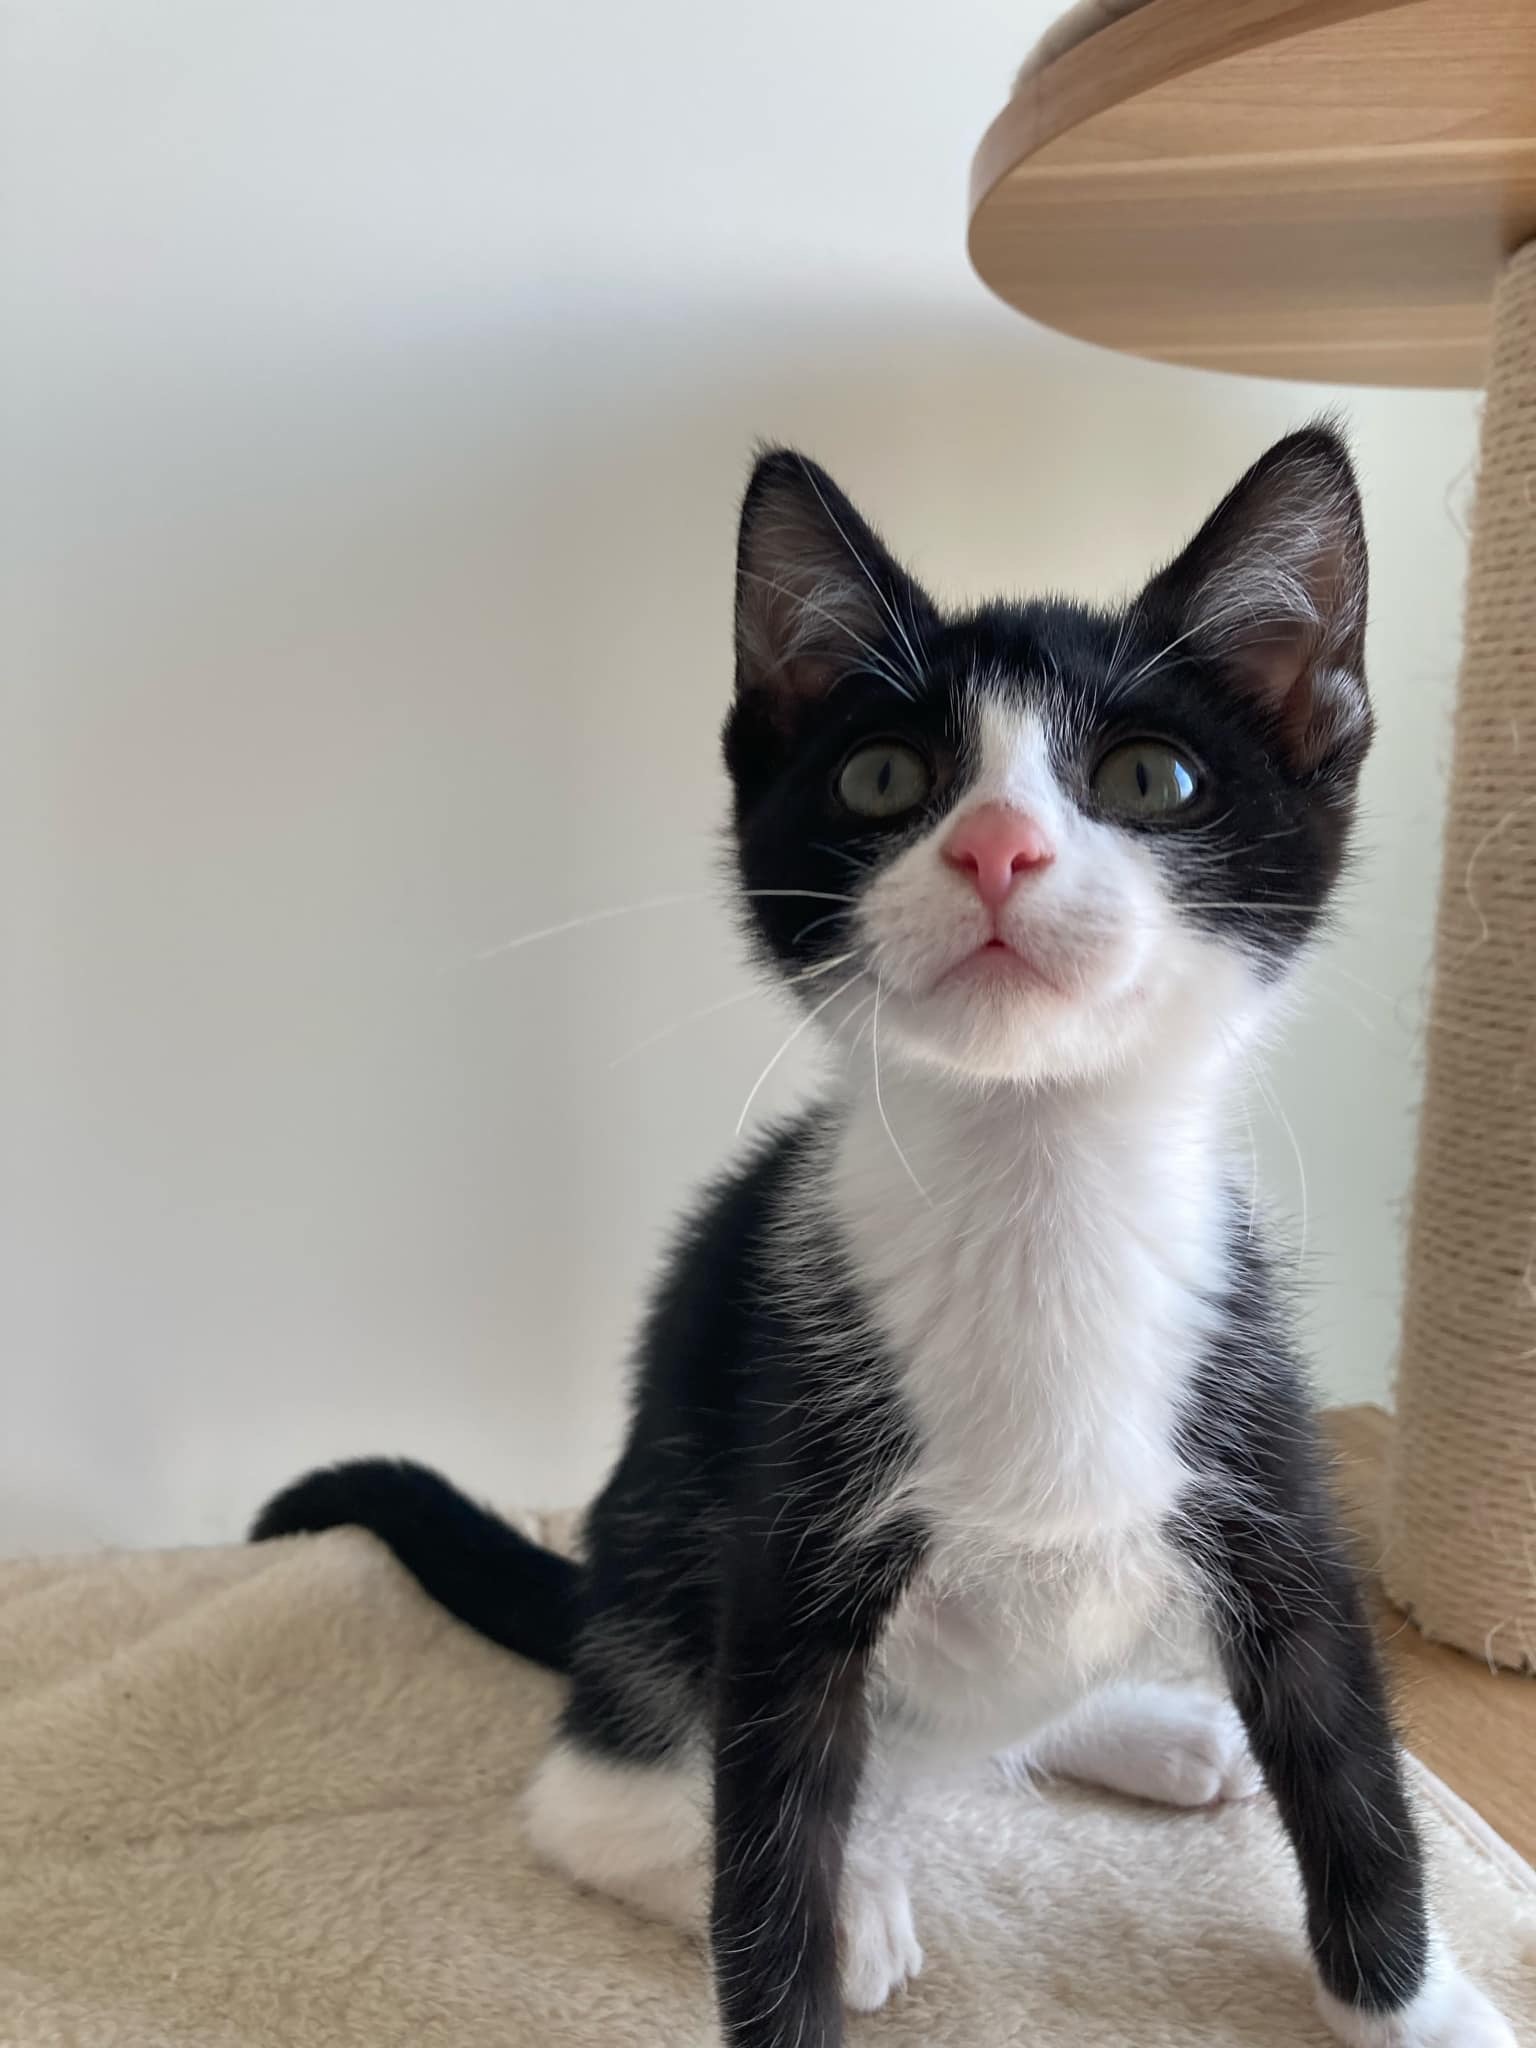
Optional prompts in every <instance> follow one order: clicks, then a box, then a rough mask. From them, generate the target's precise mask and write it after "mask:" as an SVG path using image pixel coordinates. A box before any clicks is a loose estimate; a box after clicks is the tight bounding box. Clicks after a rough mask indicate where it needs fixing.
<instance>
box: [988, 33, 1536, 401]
mask: <svg viewBox="0 0 1536 2048" xmlns="http://www.w3.org/2000/svg"><path fill="white" fill-rule="evenodd" d="M1533 237H1536V0H1147V4H1146V5H1144V6H1142V7H1140V8H1138V9H1137V10H1136V11H1135V12H1134V13H1132V14H1129V15H1127V16H1126V17H1125V18H1124V19H1123V20H1120V21H1118V22H1115V23H1114V24H1113V25H1111V26H1110V27H1107V28H1104V29H1101V30H1099V31H1098V33H1097V34H1094V35H1092V36H1090V37H1089V38H1088V39H1087V40H1086V41H1085V42H1081V43H1078V44H1077V45H1075V46H1074V47H1073V48H1071V49H1068V50H1066V51H1065V52H1063V54H1062V55H1060V56H1059V57H1057V58H1056V59H1055V61H1054V62H1052V63H1050V64H1048V65H1046V66H1045V67H1044V68H1043V69H1040V70H1038V71H1035V72H1033V73H1032V74H1030V75H1028V76H1027V77H1025V78H1024V79H1023V80H1021V82H1020V85H1019V88H1018V91H1017V93H1016V96H1015V97H1014V98H1013V99H1012V100H1011V101H1010V102H1009V104H1008V105H1007V106H1006V107H1005V108H1004V110H1003V112H1002V113H1001V114H999V116H998V117H997V119H996V120H995V121H994V122H993V123H992V126H991V127H990V128H989V129H988V131H987V133H986V135H985V137H984V138H983V140H982V143H981V147H980V148H979V149H978V151H977V153H976V159H975V162H974V164H973V166H972V173H971V224H970V251H971V259H972V261H973V262H974V264H975V266H976V269H977V271H978V272H979V273H980V275H981V277H982V278H983V279H984V281H985V282H986V283H987V284H988V285H990V286H991V288H992V290H993V291H995V292H996V293H997V294H998V295H999V297H1001V298H1003V299H1005V300H1006V301H1007V302H1008V304H1009V305H1011V306H1014V307H1017V308H1018V310H1019V311H1020V312H1022V313H1027V314H1029V315H1030V316H1031V317H1032V318H1034V319H1037V320H1041V321H1044V322H1045V323H1046V324H1047V325H1048V326H1051V327H1057V328H1060V329H1061V330H1062V331H1063V332H1065V333H1067V334H1074V335H1078V336H1080V337H1081V338H1082V339H1084V340H1087V341H1095V342H1100V343H1102V344H1103V345H1104V346H1106V347H1109V348H1116V349H1122V350H1125V351H1127V352H1129V353H1130V354H1133V355H1141V356H1153V357H1157V358H1159V359H1161V360H1163V361H1166V362H1177V363H1193V364H1198V365H1200V366H1201V367H1203V368H1207V369H1217V370H1240V371H1248V372H1252V373H1256V374H1259V375H1263V376H1272V377H1302V378H1323V379H1326V380H1328V381H1329V382H1338V383H1358V384H1416V385H1430V384H1440V385H1478V384H1481V383H1482V382H1483V377H1484V366H1485V358H1486V351H1487V336H1488V304H1489V299H1490V296H1491V294H1492V290H1493V285H1494V280H1495V278H1496V277H1497V276H1498V273H1499V271H1500V269H1501V267H1502V265H1503V263H1504V261H1505V259H1506V258H1507V257H1508V256H1509V255H1510V254H1511V253H1512V252H1513V251H1514V250H1515V249H1516V248H1518V247H1519V246H1520V245H1521V244H1522V243H1524V242H1526V241H1529V240H1531V239H1532V238H1533Z"/></svg>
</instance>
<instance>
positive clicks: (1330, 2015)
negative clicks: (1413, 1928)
mask: <svg viewBox="0 0 1536 2048" xmlns="http://www.w3.org/2000/svg"><path fill="white" fill-rule="evenodd" d="M1317 2006H1318V2011H1319V2012H1320V2013H1321V2014H1322V2016H1323V2018H1324V2020H1326V2021H1327V2023H1328V2027H1329V2030H1330V2031H1331V2032H1332V2033H1334V2034H1336V2035H1337V2036H1338V2038H1339V2039H1340V2040H1341V2041H1345V2042H1348V2044H1349V2048H1518V2043H1517V2042H1516V2040H1515V2032H1514V2028H1513V2027H1511V2026H1510V2024H1509V2022H1508V2020H1506V2019H1505V2018H1504V2016H1503V2014H1502V2013H1501V2012H1499V2011H1498V2009H1497V2008H1496V2007H1495V2006H1493V2005H1492V2004H1491V2003H1490V2002H1489V2001H1488V2000H1487V1999H1486V1998H1485V1997H1484V1996H1483V1994H1482V1992H1481V1991H1479V1990H1478V1988H1477V1986H1476V1985H1475V1984H1474V1983H1473V1982H1472V1980H1471V1978H1470V1977H1464V1976H1463V1975H1462V1974H1461V1972H1460V1970H1458V1969H1456V1968H1455V1967H1454V1966H1452V1965H1449V1964H1441V1965H1439V1966H1438V1967H1436V1968H1435V1969H1434V1970H1433V1971H1432V1972H1431V1974H1430V1976H1429V1979H1428V1981H1427V1982H1426V1983H1425V1985H1424V1988H1423V1990H1422V1991H1421V1992H1420V1993H1419V1995H1418V1997H1417V1998H1415V1999H1414V2000H1412V2002H1411V2003H1410V2004H1408V2005H1405V2006H1401V2007H1399V2009H1398V2010H1397V2011H1396V2012H1364V2011H1362V2010H1361V2008H1360V2007H1359V2006H1357V2005H1344V2004H1342V2003H1341V2002H1340V2001H1339V2000H1338V1999H1337V1998H1335V1997H1333V1996H1332V1994H1331V1993H1329V1992H1327V1991H1319V1992H1318V1994H1317Z"/></svg>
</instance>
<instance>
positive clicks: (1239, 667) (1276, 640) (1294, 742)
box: [1141, 425, 1371, 781]
mask: <svg viewBox="0 0 1536 2048" xmlns="http://www.w3.org/2000/svg"><path fill="white" fill-rule="evenodd" d="M1141 606H1142V611H1143V615H1144V617H1145V618H1146V619H1147V620H1148V622H1149V624H1150V625H1152V626H1153V627H1154V629H1155V630H1157V631H1159V632H1162V633H1164V634H1165V635H1166V636H1167V637H1169V638H1170V639H1171V638H1172V637H1174V636H1177V637H1178V639H1179V641H1180V642H1181V644H1184V645H1187V647H1188V648H1189V650H1190V651H1191V652H1192V653H1194V654H1197V655H1200V656H1202V657H1204V658H1205V659H1206V660H1208V661H1209V662H1211V663H1212V664H1214V665H1215V666H1216V667H1217V668H1218V669H1219V670H1220V671H1221V672H1222V674H1223V675H1224V676H1225V677H1226V679H1227V680H1228V681H1229V682H1230V684H1231V686H1232V687H1233V688H1234V689H1237V690H1240V691H1241V692H1243V693H1244V695H1246V696H1247V697H1248V698H1249V699H1250V700H1251V701H1252V702H1254V703H1255V704H1257V705H1258V706H1259V707H1260V709H1261V710H1262V711H1263V712H1264V714H1265V716H1266V721H1267V723H1268V724H1269V726H1270V729H1271V731H1272V733H1273V735H1274V739H1275V743H1276V745H1277V747H1278V750H1279V752H1280V754H1281V756H1282V758H1283V760H1284V763H1285V765H1286V767H1287V768H1288V769H1289V770H1290V772H1291V773H1292V774H1293V775H1295V776H1296V777H1298V778H1299V779H1301V780H1303V781H1308V780H1312V779H1315V778H1317V777H1319V776H1325V775H1326V776H1337V775H1339V774H1341V773H1342V774H1344V775H1352V774H1353V773H1354V772H1355V771H1356V770H1357V769H1358V768H1359V765H1360V763H1361V761H1362V760H1363V759H1364V757H1365V752H1366V749H1367V747H1368V746H1369V745H1370V738H1371V707H1370V699H1369V697H1368V695H1367V693H1366V686H1365V612H1366V548H1365V525H1364V522H1363V520H1362V518H1361V512H1360V492H1359V488H1358V486H1357V484H1356V482H1355V472H1354V468H1353V466H1352V464H1351V462H1350V459H1349V452H1348V450H1347V449H1346V447H1345V445H1344V442H1343V440H1342V439H1341V438H1340V436H1339V435H1338V434H1337V433H1336V432H1335V431H1334V429H1333V428H1332V427H1330V426H1327V425H1318V426H1313V427H1307V428H1304V429H1303V430H1302V432H1300V433H1298V434H1291V435H1289V436H1288V437H1287V438H1286V439H1285V440H1283V441H1280V442H1277V443H1276V445H1275V446H1274V447H1273V448H1271V449H1270V450H1269V452H1268V454H1267V455H1263V456H1261V457H1260V459H1259V460H1258V461H1257V462H1256V463H1255V464H1254V466H1253V468H1252V469H1250V470H1249V472H1248V474H1247V475H1246V476H1245V477H1243V478H1242V480H1241V481H1240V482H1239V483H1238V484H1237V485H1236V486H1235V488H1234V489H1233V490H1231V491H1230V492H1228V494H1227V496H1226V497H1225V498H1224V499H1223V500H1222V502H1221V503H1220V505H1218V506H1217V508H1216V510H1215V511H1214V512H1213V513H1212V514H1211V516H1210V518H1209V519H1208V520H1207V521H1206V522H1205V524H1204V526H1202V527H1201V529H1200V531H1199V532H1198V533H1197V534H1196V535H1195V538H1194V539H1193V540H1192V541H1191V542H1190V544H1189V546H1188V547H1187V548H1186V549H1185V550H1184V552H1183V553H1182V554H1181V555H1180V556H1179V557H1178V558H1177V560H1176V561H1174V562H1171V563H1170V564H1169V566H1168V567H1167V568H1166V569H1164V570H1163V571H1161V573H1160V574H1159V575H1157V576H1155V577H1153V579H1152V581H1151V583H1149V584H1148V586H1147V588H1146V590H1145V591H1144V592H1143V593H1142V598H1141Z"/></svg>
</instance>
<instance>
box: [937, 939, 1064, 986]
mask: <svg viewBox="0 0 1536 2048" xmlns="http://www.w3.org/2000/svg"><path fill="white" fill-rule="evenodd" d="M967 986H969V987H981V988H989V989H991V988H995V989H1009V988H1019V989H1025V988H1034V989H1048V990H1049V991H1050V992H1051V994H1052V995H1058V996H1059V995H1061V994H1063V993H1064V991H1063V990H1062V989H1061V988H1060V986H1059V985H1058V984H1057V983H1056V982H1055V981H1054V980H1053V979H1052V978H1051V976H1050V975H1049V974H1047V973H1046V971H1045V969H1044V968H1043V967H1042V966H1041V965H1040V963H1039V961H1038V960H1036V959H1034V958H1032V957H1031V956H1030V955H1029V954H1028V953H1024V952H1021V951H1020V950H1019V948H1018V947H1017V946H1014V945H1010V943H1009V942H1008V940H1007V939H1004V938H1000V937H998V936H997V934H996V933H994V934H993V936H992V937H991V938H990V939H984V940H983V941H982V943H981V944H980V945H979V946H976V947H973V948H972V950H971V951H970V952H969V953H967V954H965V955H964V956H963V958H961V959H959V960H957V961H956V962H955V963H954V965H953V966H951V967H946V968H945V969H944V972H943V973H942V974H941V975H940V976H939V978H938V980H937V981H936V982H935V983H934V989H935V991H937V990H939V989H941V988H957V987H967Z"/></svg>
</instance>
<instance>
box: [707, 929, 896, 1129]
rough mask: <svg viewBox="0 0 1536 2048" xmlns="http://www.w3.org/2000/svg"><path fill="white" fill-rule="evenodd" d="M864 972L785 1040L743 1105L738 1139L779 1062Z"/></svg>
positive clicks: (851, 978)
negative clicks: (762, 1089)
mask: <svg viewBox="0 0 1536 2048" xmlns="http://www.w3.org/2000/svg"><path fill="white" fill-rule="evenodd" d="M863 972H864V970H863V969H862V968H860V969H859V972H858V974H850V975H849V977H848V979H847V980H846V981H845V982H843V983H842V984H841V986H840V987H838V988H835V989H833V991H832V993H831V995H829V996H825V997H823V999H822V1000H821V1001H820V1002H819V1003H818V1004H817V1005H816V1007H815V1009H814V1010H808V1011H807V1012H806V1014H805V1015H804V1016H803V1017H802V1018H801V1019H800V1022H799V1023H798V1024H797V1025H796V1026H795V1028H794V1030H793V1031H791V1032H790V1034H789V1036H788V1038H786V1039H785V1041H784V1043H783V1044H782V1045H781V1046H780V1047H779V1049H778V1051H777V1052H776V1053H775V1054H774V1056H773V1058H772V1059H771V1060H770V1061H769V1062H768V1064H767V1066H766V1067H764V1069H763V1071H762V1072H761V1073H760V1074H759V1075H758V1077H757V1079H756V1080H755V1081H754V1082H753V1083H752V1087H751V1091H750V1093H749V1094H748V1096H747V1099H746V1101H745V1102H744V1103H743V1104H742V1105H741V1115H740V1116H739V1117H737V1119H736V1136H737V1137H738V1138H739V1137H740V1136H741V1133H742V1130H743V1127H744V1126H745V1124H746V1121H747V1117H748V1115H749V1114H750V1112H751V1108H752V1105H753V1103H754V1102H756V1100H757V1095H758V1090H759V1089H760V1088H761V1087H762V1085H763V1083H764V1082H765V1081H766V1080H767V1078H768V1076H769V1075H770V1074H771V1073H772V1072H773V1070H774V1068H775V1067H776V1066H777V1065H778V1064H779V1061H780V1060H781V1059H783V1057H784V1055H785V1053H787V1052H788V1051H789V1048H790V1047H791V1046H792V1045H793V1044H794V1042H795V1040H796V1039H797V1038H799V1037H800V1036H801V1034H802V1033H803V1032H805V1031H807V1030H809V1028H810V1026H811V1025H812V1024H814V1023H815V1021H816V1019H817V1018H818V1017H819V1016H820V1015H821V1013H822V1011H823V1010H827V1009H830V1008H831V1006H832V1005H833V1003H835V1002H836V1001H837V999H838V997H839V996H845V995H847V993H848V991H849V989H851V988H852V987H853V985H854V983H855V982H856V981H858V980H859V979H860V977H861V976H862V974H863Z"/></svg>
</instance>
